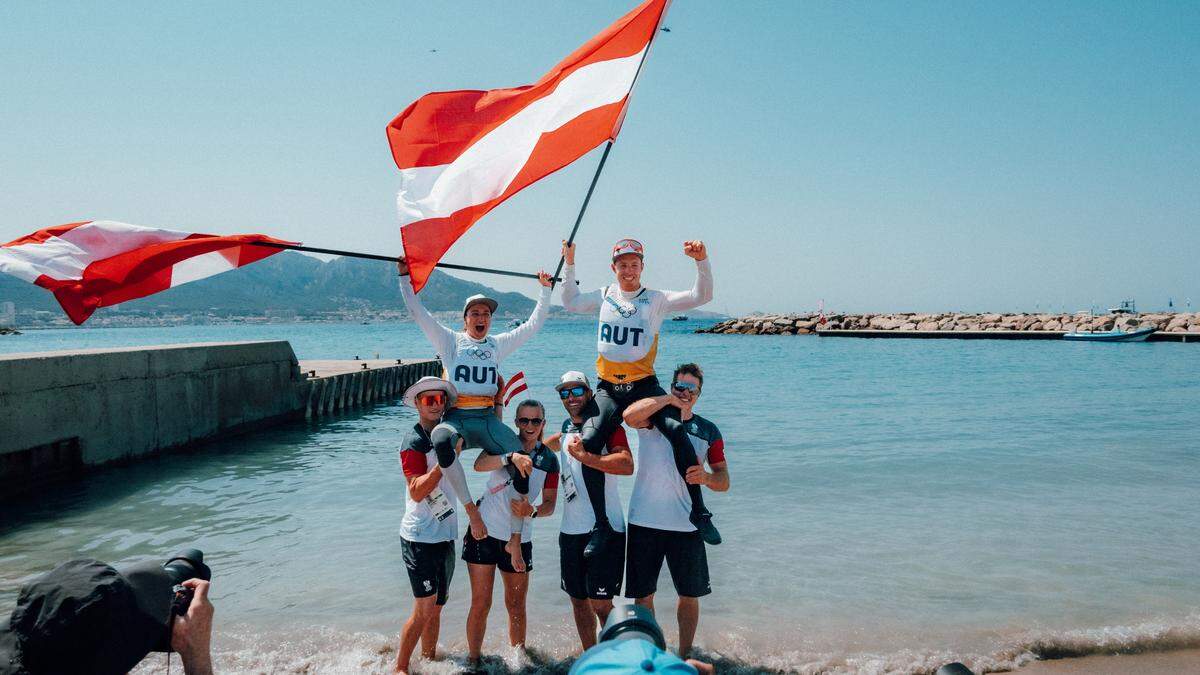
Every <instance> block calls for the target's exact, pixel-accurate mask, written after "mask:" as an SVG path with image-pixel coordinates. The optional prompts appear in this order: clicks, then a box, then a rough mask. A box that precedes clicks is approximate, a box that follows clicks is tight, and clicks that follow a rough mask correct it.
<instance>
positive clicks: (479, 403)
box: [454, 395, 496, 408]
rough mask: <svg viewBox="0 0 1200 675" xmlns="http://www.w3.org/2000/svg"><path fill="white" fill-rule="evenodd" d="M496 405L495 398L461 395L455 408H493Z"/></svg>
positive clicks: (455, 403)
mask: <svg viewBox="0 0 1200 675" xmlns="http://www.w3.org/2000/svg"><path fill="white" fill-rule="evenodd" d="M494 405H496V397H495V396H466V395H459V397H458V400H457V401H455V402H454V407H455V408H491V407H492V406H494Z"/></svg>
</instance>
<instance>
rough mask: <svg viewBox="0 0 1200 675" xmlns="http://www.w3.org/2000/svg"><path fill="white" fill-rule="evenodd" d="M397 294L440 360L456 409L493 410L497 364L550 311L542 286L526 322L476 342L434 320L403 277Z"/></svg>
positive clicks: (529, 334)
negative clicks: (453, 392)
mask: <svg viewBox="0 0 1200 675" xmlns="http://www.w3.org/2000/svg"><path fill="white" fill-rule="evenodd" d="M400 291H401V295H403V296H404V304H405V306H407V307H408V311H409V312H411V313H412V316H413V320H414V321H416V322H417V325H418V326H420V327H421V331H422V332H424V333H425V337H427V338H428V339H429V342H430V344H432V345H433V348H434V349H435V350H436V351H437V355H438V357H440V358H441V359H442V366H443V367H444V368H445V369H446V373H445V377H446V379H447V380H450V381H451V382H453V383H454V386H455V388H456V389H458V401H457V403H455V406H454V407H456V408H490V407H492V405H493V404H494V402H495V401H494V399H495V396H496V391H497V390H498V389H499V386H498V385H499V383H498V378H497V374H498V369H499V367H500V362H501V361H503V360H504V358H505V357H506V356H508V355H509V354H511V353H513V352H514V351H516V349H517V347H520V346H521V345H523V344H525V343H526V342H527V341H528V340H529V338H531V337H533V336H534V335H535V334H537V332H538V330H540V329H541V327H542V324H543V323H545V321H546V313H547V312H548V311H549V310H550V289H549V288H547V287H545V286H543V287H542V292H541V294H540V295H539V296H538V301H537V305H536V306H534V308H533V314H531V315H530V316H529V319H528V320H527V321H526V322H525V323H523V324H521V325H520V326H517V327H516V328H514V329H512V330H510V331H508V332H506V333H501V334H499V335H489V336H487V337H485V338H484V339H482V340H475V339H473V338H471V336H469V335H467V334H466V333H464V332H461V331H455V330H451V329H449V328H447V327H445V326H443V325H442V324H441V323H439V322H438V320H437V319H435V318H433V315H432V314H430V313H429V310H427V309H425V305H423V304H422V303H421V299H420V298H418V297H417V294H416V293H413V290H412V285H411V284H409V283H408V281H407V280H405V279H404V278H403V277H401V280H400Z"/></svg>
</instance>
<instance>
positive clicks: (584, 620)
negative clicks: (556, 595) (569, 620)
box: [571, 598, 596, 650]
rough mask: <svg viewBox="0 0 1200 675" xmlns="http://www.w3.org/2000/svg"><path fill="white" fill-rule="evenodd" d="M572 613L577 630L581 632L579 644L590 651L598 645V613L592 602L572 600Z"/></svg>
mask: <svg viewBox="0 0 1200 675" xmlns="http://www.w3.org/2000/svg"><path fill="white" fill-rule="evenodd" d="M571 613H572V614H574V615H575V630H576V631H578V632H579V644H581V645H583V648H584V649H585V650H586V649H589V648H591V647H593V646H595V644H596V612H594V611H593V610H592V606H591V601H588V600H580V599H579V598H571Z"/></svg>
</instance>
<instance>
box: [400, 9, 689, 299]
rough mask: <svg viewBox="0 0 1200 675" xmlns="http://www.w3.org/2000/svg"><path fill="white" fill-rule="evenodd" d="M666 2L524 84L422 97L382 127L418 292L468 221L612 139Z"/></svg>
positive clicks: (638, 12) (629, 17)
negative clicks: (396, 169)
mask: <svg viewBox="0 0 1200 675" xmlns="http://www.w3.org/2000/svg"><path fill="white" fill-rule="evenodd" d="M668 4H670V0H647V1H646V2H643V3H642V4H641V5H639V6H638V7H637V8H636V9H634V10H633V11H631V12H629V13H628V14H626V15H625V16H623V17H621V18H620V19H618V20H617V22H616V23H614V24H612V25H611V26H609V27H608V28H606V29H605V30H604V31H603V32H601V33H600V34H599V35H597V36H596V37H594V38H592V39H591V40H589V41H588V42H587V43H586V44H584V45H583V46H582V47H580V48H579V49H577V50H575V52H574V53H572V54H571V55H570V56H568V57H567V58H565V59H563V61H562V62H560V63H559V64H558V65H556V66H554V68H552V69H551V70H550V72H548V73H546V75H545V76H543V77H542V79H540V80H538V81H537V82H536V83H534V84H531V85H526V86H523V87H515V88H512V89H493V90H491V91H450V92H437V93H432V94H426V95H425V96H422V97H421V98H419V99H417V101H416V102H414V103H413V104H412V105H410V106H408V108H407V109H406V110H405V111H404V112H402V113H400V114H399V115H398V116H397V117H396V119H394V120H392V122H391V124H389V125H388V128H387V135H388V142H389V143H390V144H391V146H392V157H393V158H395V160H396V166H398V167H399V168H400V174H401V182H400V191H399V194H398V196H397V200H396V202H397V206H398V207H399V211H400V225H401V227H400V236H401V239H402V240H403V242H404V255H405V257H406V258H407V260H408V266H409V269H410V270H411V275H410V277H409V279H410V281H411V283H412V285H413V290H415V291H420V290H421V288H422V287H423V286H424V285H425V282H426V280H427V279H428V278H429V274H430V273H431V272H432V271H433V267H434V265H436V264H437V262H438V261H439V260H441V258H442V255H444V254H445V253H446V251H447V250H449V249H450V246H451V245H453V244H454V242H455V241H457V240H458V238H459V237H461V236H462V235H463V234H464V233H465V232H466V231H467V230H468V229H469V228H470V227H471V225H473V224H474V223H475V221H477V220H479V219H480V218H481V217H483V216H484V214H486V213H487V212H488V211H491V210H492V209H493V208H495V207H496V206H497V205H498V204H500V203H501V202H503V201H504V200H505V199H508V198H509V197H511V196H512V195H514V194H516V193H517V192H519V191H520V190H522V189H524V188H525V187H527V186H529V185H530V184H531V183H533V182H535V181H537V180H539V179H541V178H543V177H545V176H547V175H548V174H550V173H553V172H555V171H557V170H559V169H561V168H563V167H564V166H566V165H568V164H570V163H571V162H573V161H575V160H576V159H579V158H580V157H582V156H583V155H585V154H587V152H588V151H590V150H592V149H593V148H595V147H597V146H599V145H600V144H602V143H604V142H605V141H607V140H610V139H611V140H615V139H616V137H617V133H618V132H619V131H620V129H621V121H622V119H623V118H624V116H625V109H626V106H627V105H628V103H629V96H630V93H631V91H632V88H633V83H634V80H635V78H636V76H637V72H638V69H639V68H640V66H641V63H642V59H643V58H644V56H645V55H646V52H647V50H648V49H649V48H650V42H651V40H652V39H653V38H654V34H655V31H657V30H658V27H659V24H660V23H661V22H662V18H663V15H664V14H666V10H667V5H668Z"/></svg>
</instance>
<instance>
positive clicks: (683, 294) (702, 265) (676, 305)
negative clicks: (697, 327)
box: [663, 258, 713, 312]
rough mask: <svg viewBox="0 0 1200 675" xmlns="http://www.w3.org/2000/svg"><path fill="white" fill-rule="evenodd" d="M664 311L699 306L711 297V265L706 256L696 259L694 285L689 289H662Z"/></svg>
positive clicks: (675, 310)
mask: <svg viewBox="0 0 1200 675" xmlns="http://www.w3.org/2000/svg"><path fill="white" fill-rule="evenodd" d="M663 295H664V296H665V297H666V302H664V303H663V308H664V311H667V312H678V311H680V310H684V309H692V308H694V307H699V306H700V305H703V304H705V303H707V302H708V301H710V300H712V298H713V278H712V266H711V265H710V264H709V262H708V258H705V259H704V260H697V261H696V285H695V286H692V289H691V290H690V291H663Z"/></svg>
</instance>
